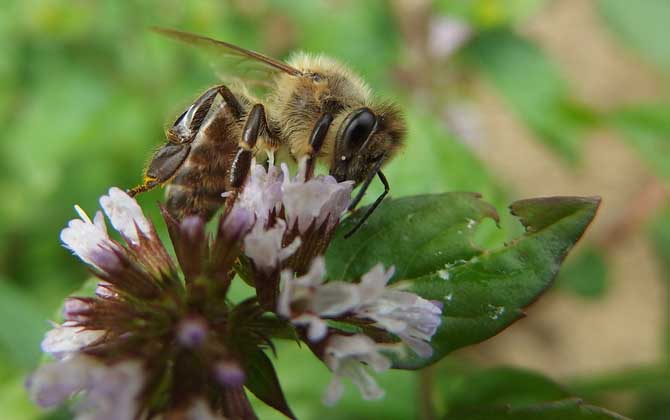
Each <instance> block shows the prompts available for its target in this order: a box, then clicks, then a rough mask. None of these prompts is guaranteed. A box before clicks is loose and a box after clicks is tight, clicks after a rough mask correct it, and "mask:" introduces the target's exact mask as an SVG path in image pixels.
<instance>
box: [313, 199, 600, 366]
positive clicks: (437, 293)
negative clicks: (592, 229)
mask: <svg viewBox="0 0 670 420" xmlns="http://www.w3.org/2000/svg"><path fill="white" fill-rule="evenodd" d="M599 203H600V199H599V198H580V197H550V198H538V199H530V200H522V201H518V202H516V203H514V204H512V206H511V210H512V213H513V214H514V215H516V216H518V217H519V218H520V221H521V223H522V224H523V226H524V227H525V229H526V234H525V235H523V236H522V237H520V238H517V239H515V240H514V241H512V242H510V243H508V245H507V246H505V247H503V248H501V249H497V250H494V251H486V250H482V249H479V248H478V247H477V246H475V244H474V243H473V242H472V238H473V233H474V230H475V229H474V228H475V227H476V226H477V225H478V224H479V223H480V222H481V221H482V220H484V219H485V218H493V219H496V220H497V214H496V212H495V210H494V209H493V208H492V207H491V206H490V205H489V204H487V203H485V202H484V201H482V200H480V199H479V197H478V196H477V195H476V194H472V193H446V194H439V195H423V196H415V197H407V198H401V199H395V200H387V201H385V202H384V203H383V204H382V205H381V206H380V208H379V210H377V212H376V213H375V214H374V216H373V217H371V218H370V219H369V220H368V222H367V223H366V224H365V225H364V226H363V227H361V229H360V230H359V231H358V232H357V233H356V235H355V236H354V237H352V238H351V239H343V234H344V233H345V232H348V231H349V229H350V228H351V227H352V226H353V225H354V224H355V223H357V221H358V219H359V218H360V217H361V214H362V213H364V211H363V210H361V211H359V212H357V213H356V214H355V215H354V216H352V217H349V218H347V219H346V220H344V221H343V223H342V225H341V226H340V228H339V230H338V232H337V233H336V237H335V240H334V241H333V243H332V244H331V247H330V249H329V250H328V252H327V254H326V259H327V266H328V270H329V276H330V277H329V278H330V279H332V280H345V281H355V280H357V279H358V278H360V276H361V275H362V274H364V273H365V272H367V271H368V270H369V269H370V268H371V267H373V266H374V265H375V264H377V263H379V262H381V263H383V264H384V265H385V266H387V267H388V266H391V265H394V266H395V267H396V275H395V276H394V278H393V279H391V282H392V283H395V282H400V281H402V282H403V283H402V286H403V287H405V288H407V289H408V290H410V291H413V292H415V293H418V294H419V295H420V296H422V297H424V298H426V299H430V300H437V301H440V302H442V304H443V311H442V324H441V326H440V328H439V329H438V331H437V333H436V335H435V336H434V337H433V340H432V343H431V344H432V346H433V349H434V354H433V356H432V358H429V359H421V358H418V357H416V356H414V355H413V353H411V352H408V356H407V357H406V358H404V359H399V360H396V363H395V365H396V367H399V368H406V369H415V368H420V367H422V366H425V365H427V364H429V363H432V362H434V361H436V360H439V359H440V358H442V357H443V356H444V355H446V354H447V353H449V352H451V351H453V350H456V349H458V348H461V347H464V346H467V345H470V344H474V343H478V342H480V341H483V340H485V339H487V338H489V337H491V336H493V335H495V334H497V333H498V332H500V331H502V330H503V329H504V328H505V327H507V326H509V325H510V324H511V323H513V322H514V321H516V320H517V319H518V318H520V317H521V316H523V312H522V309H523V308H524V307H526V306H527V305H529V304H530V303H532V302H533V301H534V300H535V299H537V298H538V296H539V295H540V294H542V292H544V291H545V290H546V289H547V287H549V285H550V284H551V281H552V280H553V279H554V277H555V276H556V274H557V273H558V269H559V267H560V265H561V263H562V261H563V259H564V258H565V256H566V254H567V252H568V251H569V250H570V248H572V246H573V245H574V244H575V242H576V241H577V240H578V239H579V238H580V237H581V235H582V234H583V233H584V230H585V229H586V227H587V226H588V225H589V223H590V222H591V220H592V219H593V217H594V216H595V212H596V209H597V208H598V205H599Z"/></svg>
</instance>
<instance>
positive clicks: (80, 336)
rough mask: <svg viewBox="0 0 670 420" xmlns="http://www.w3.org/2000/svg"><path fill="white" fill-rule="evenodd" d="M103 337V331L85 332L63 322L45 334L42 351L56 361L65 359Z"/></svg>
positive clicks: (71, 323) (76, 326) (70, 323)
mask: <svg viewBox="0 0 670 420" xmlns="http://www.w3.org/2000/svg"><path fill="white" fill-rule="evenodd" d="M103 335H104V331H100V330H86V329H83V328H81V327H79V326H78V325H77V323H76V322H74V321H65V322H64V323H63V324H61V325H57V326H56V327H55V328H54V329H52V330H49V331H48V332H47V333H46V335H45V336H44V339H43V340H42V351H43V352H45V353H48V354H50V355H52V356H53V357H54V358H56V359H65V358H67V357H69V356H70V355H72V354H73V353H75V352H77V351H78V350H80V349H82V348H84V347H86V346H88V345H90V344H92V343H94V342H95V341H97V340H98V339H100V338H101V337H102V336H103Z"/></svg>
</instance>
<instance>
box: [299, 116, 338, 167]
mask: <svg viewBox="0 0 670 420" xmlns="http://www.w3.org/2000/svg"><path fill="white" fill-rule="evenodd" d="M332 123H333V114H331V113H330V112H326V113H325V114H323V115H321V117H320V118H319V119H318V121H317V122H316V124H314V128H313V129H312V134H311V135H310V136H309V154H308V155H307V165H306V168H305V179H306V180H307V179H310V178H311V177H312V176H314V165H315V164H316V157H317V156H318V155H319V152H320V151H321V146H323V142H324V140H325V139H326V135H327V134H328V129H329V128H330V125H331V124H332Z"/></svg>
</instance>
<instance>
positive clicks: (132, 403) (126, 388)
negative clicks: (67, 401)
mask: <svg viewBox="0 0 670 420" xmlns="http://www.w3.org/2000/svg"><path fill="white" fill-rule="evenodd" d="M143 385H144V374H143V370H142V366H141V363H140V362H139V361H137V360H127V361H123V362H119V363H117V364H114V365H111V366H106V365H102V364H101V365H99V366H96V367H95V368H93V369H91V371H90V372H89V379H88V383H87V384H86V387H85V389H84V400H83V401H81V402H80V403H79V404H77V407H76V412H77V417H76V419H77V420H89V419H90V420H92V419H95V420H126V419H132V418H134V417H135V416H136V413H137V412H138V408H139V407H138V397H139V396H140V392H141V391H142V387H143Z"/></svg>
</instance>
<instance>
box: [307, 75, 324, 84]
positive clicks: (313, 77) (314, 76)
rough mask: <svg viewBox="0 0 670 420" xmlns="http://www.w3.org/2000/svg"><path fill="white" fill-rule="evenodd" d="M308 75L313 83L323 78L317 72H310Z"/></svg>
mask: <svg viewBox="0 0 670 420" xmlns="http://www.w3.org/2000/svg"><path fill="white" fill-rule="evenodd" d="M310 77H311V78H312V81H313V82H315V83H319V82H321V81H322V80H323V76H321V75H320V74H319V73H312V74H310Z"/></svg>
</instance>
